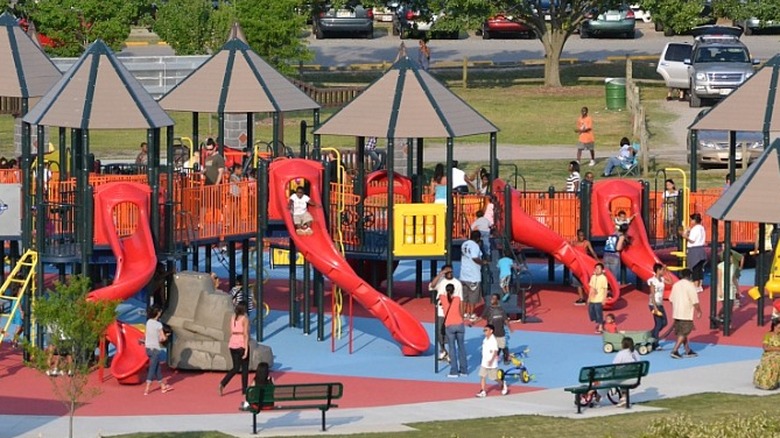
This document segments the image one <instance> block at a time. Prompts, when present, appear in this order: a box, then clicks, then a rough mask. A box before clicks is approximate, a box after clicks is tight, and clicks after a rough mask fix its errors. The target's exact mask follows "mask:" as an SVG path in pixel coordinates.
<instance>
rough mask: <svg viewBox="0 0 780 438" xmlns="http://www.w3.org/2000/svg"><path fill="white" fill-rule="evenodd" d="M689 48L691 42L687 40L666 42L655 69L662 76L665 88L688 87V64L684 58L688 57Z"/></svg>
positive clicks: (689, 53)
mask: <svg viewBox="0 0 780 438" xmlns="http://www.w3.org/2000/svg"><path fill="white" fill-rule="evenodd" d="M691 49H692V45H691V43H687V42H679V43H677V42H675V43H667V44H666V47H664V50H663V52H661V59H659V60H658V67H656V69H655V71H656V72H658V74H660V75H661V77H662V78H664V82H665V83H666V86H667V88H674V89H678V90H687V89H688V86H689V83H688V66H687V65H686V64H685V60H686V59H690V57H691Z"/></svg>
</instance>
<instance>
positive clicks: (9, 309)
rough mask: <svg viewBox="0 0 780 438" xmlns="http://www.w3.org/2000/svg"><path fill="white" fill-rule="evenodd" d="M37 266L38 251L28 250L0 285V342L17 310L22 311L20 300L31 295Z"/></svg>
mask: <svg viewBox="0 0 780 438" xmlns="http://www.w3.org/2000/svg"><path fill="white" fill-rule="evenodd" d="M37 267H38V253H37V252H35V251H32V250H28V251H27V252H25V253H24V255H22V258H21V259H19V261H18V262H17V263H16V266H14V267H13V269H12V270H11V273H10V274H9V275H8V277H6V278H5V281H4V282H3V285H2V287H0V327H2V331H0V343H2V342H3V340H5V337H6V336H8V329H9V328H10V327H11V323H12V322H13V320H14V317H15V316H16V315H17V312H21V311H22V300H23V298H24V296H25V295H26V294H29V295H28V296H30V297H33V296H34V295H35V294H34V289H35V272H36V270H37Z"/></svg>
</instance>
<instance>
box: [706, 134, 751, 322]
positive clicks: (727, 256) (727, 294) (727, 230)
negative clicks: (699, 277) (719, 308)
mask: <svg viewBox="0 0 780 438" xmlns="http://www.w3.org/2000/svg"><path fill="white" fill-rule="evenodd" d="M731 132H734V131H731ZM743 157H744V155H743ZM722 257H723V278H719V279H718V280H719V281H721V282H723V336H731V327H730V325H731V304H732V299H731V288H732V287H733V286H732V281H731V270H732V269H733V267H732V266H731V221H726V222H725V223H724V227H723V256H722ZM713 272H714V274H713V275H712V276H714V277H717V276H718V275H717V271H713Z"/></svg>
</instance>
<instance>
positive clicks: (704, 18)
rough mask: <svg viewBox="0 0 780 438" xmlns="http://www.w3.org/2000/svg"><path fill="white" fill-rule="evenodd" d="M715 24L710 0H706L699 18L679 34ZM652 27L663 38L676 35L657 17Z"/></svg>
mask: <svg viewBox="0 0 780 438" xmlns="http://www.w3.org/2000/svg"><path fill="white" fill-rule="evenodd" d="M716 22H717V18H716V17H715V14H714V13H713V11H712V0H706V1H705V2H704V6H703V7H702V9H701V12H699V18H698V19H697V20H696V21H693V22H691V23H690V27H689V28H688V29H685V30H683V31H682V32H681V33H687V32H690V31H691V30H692V29H693V28H695V27H697V26H702V25H708V24H715V23H716ZM653 25H654V27H655V31H656V32H663V33H664V36H674V35H675V34H676V33H678V32H675V31H674V29H672V28H671V27H669V26H666V25H665V24H664V22H663V20H662V19H660V18H659V17H657V16H656V17H654V18H653Z"/></svg>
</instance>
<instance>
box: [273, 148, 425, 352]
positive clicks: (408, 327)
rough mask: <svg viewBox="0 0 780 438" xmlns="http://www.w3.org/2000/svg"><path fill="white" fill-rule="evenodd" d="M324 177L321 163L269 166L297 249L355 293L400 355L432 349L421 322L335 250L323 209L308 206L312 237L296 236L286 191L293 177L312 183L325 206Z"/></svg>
mask: <svg viewBox="0 0 780 438" xmlns="http://www.w3.org/2000/svg"><path fill="white" fill-rule="evenodd" d="M321 175H322V164H320V163H318V162H316V161H311V160H302V159H280V160H277V161H274V162H273V163H271V165H270V167H269V181H270V190H269V192H270V193H269V197H270V199H271V203H273V205H274V208H275V211H277V212H279V213H280V216H281V219H282V220H284V223H285V225H286V226H287V229H288V230H289V231H290V236H291V238H292V240H293V242H295V247H296V249H297V250H298V251H300V252H301V254H303V256H304V257H305V258H306V260H308V261H309V262H310V263H311V264H312V265H314V267H315V268H316V269H317V270H318V271H320V272H322V274H323V275H325V276H326V277H328V278H329V279H330V280H331V281H333V282H334V283H336V284H337V285H338V286H339V287H340V288H342V289H343V290H344V291H346V292H347V293H350V294H352V296H353V297H355V299H356V300H357V301H358V302H359V303H360V304H361V305H362V306H363V307H365V308H366V309H367V310H368V311H369V312H370V313H371V314H372V315H374V316H375V317H376V318H377V319H379V320H380V321H381V322H382V324H384V325H385V327H387V329H388V330H389V332H390V335H391V336H392V337H393V339H395V340H396V342H398V343H399V344H400V345H401V352H402V353H403V354H404V355H406V356H418V355H421V354H423V353H425V352H426V351H427V350H428V347H429V346H430V339H429V337H428V332H427V331H426V330H425V328H424V327H423V326H422V324H421V323H420V321H418V320H417V319H416V318H415V317H414V316H412V315H411V314H410V313H409V312H407V311H406V309H404V308H403V307H402V306H401V305H400V304H398V303H396V302H395V301H393V300H391V299H390V298H388V297H387V296H385V295H383V294H381V293H379V292H378V291H377V290H375V289H374V288H373V287H371V286H370V285H369V284H367V283H366V282H365V281H364V280H363V279H362V278H360V276H358V275H357V274H356V273H355V271H353V270H352V268H351V267H350V266H349V264H348V263H347V261H346V260H344V258H343V257H342V255H341V254H340V253H339V252H338V251H337V250H336V247H335V246H334V244H333V240H332V239H331V238H330V235H329V234H328V229H327V227H326V226H325V216H324V215H323V213H322V208H321V207H316V208H315V207H309V213H311V215H312V217H313V218H314V222H313V224H312V231H313V234H311V235H303V236H302V235H298V234H296V233H295V226H294V225H293V222H292V216H291V215H290V214H289V210H288V202H289V201H288V200H289V197H290V192H289V190H287V188H288V187H289V186H290V181H292V180H293V179H294V178H303V179H306V180H307V181H309V187H311V193H310V194H309V196H310V197H311V200H312V201H313V202H314V203H315V204H317V205H322V200H321V199H320V198H321V196H320V186H321V185H322V181H321ZM269 208H270V206H269ZM285 213H286V214H285Z"/></svg>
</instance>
